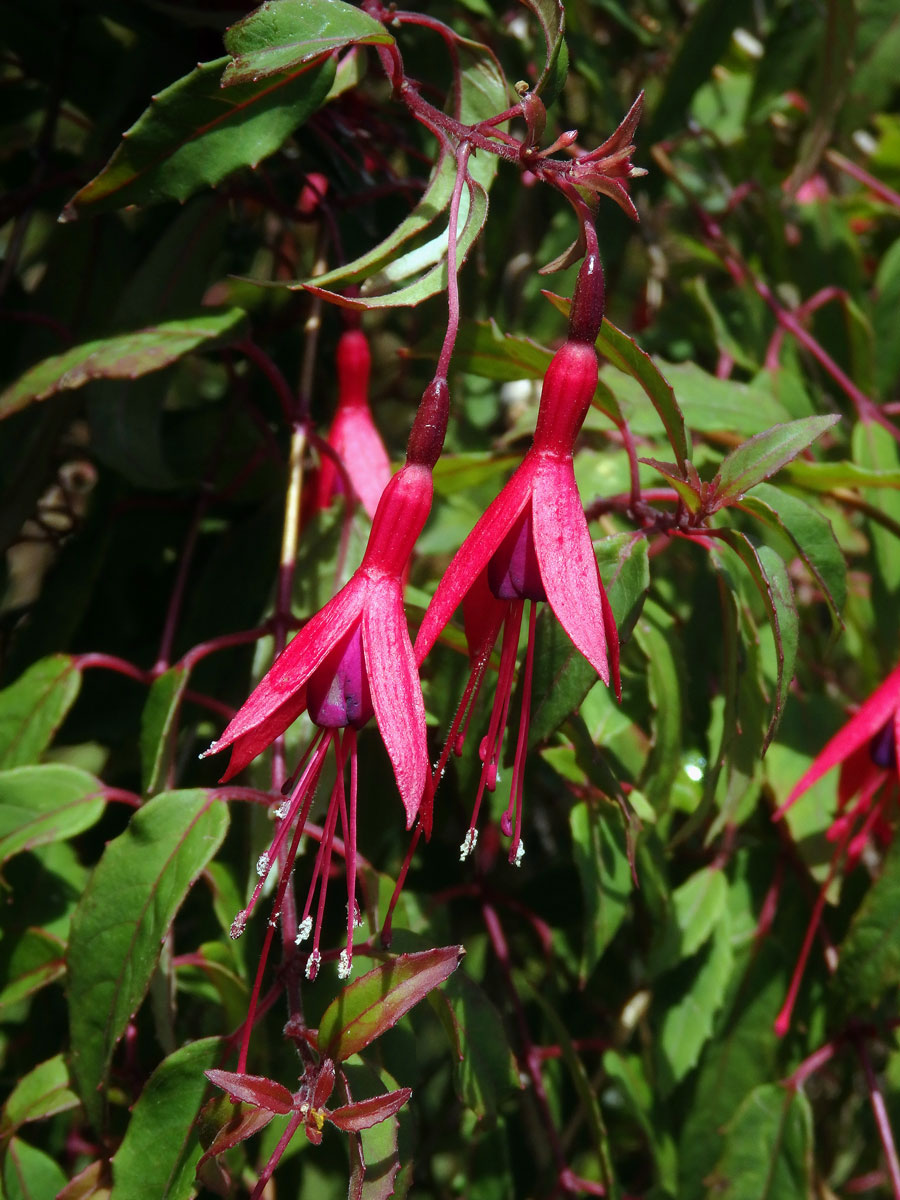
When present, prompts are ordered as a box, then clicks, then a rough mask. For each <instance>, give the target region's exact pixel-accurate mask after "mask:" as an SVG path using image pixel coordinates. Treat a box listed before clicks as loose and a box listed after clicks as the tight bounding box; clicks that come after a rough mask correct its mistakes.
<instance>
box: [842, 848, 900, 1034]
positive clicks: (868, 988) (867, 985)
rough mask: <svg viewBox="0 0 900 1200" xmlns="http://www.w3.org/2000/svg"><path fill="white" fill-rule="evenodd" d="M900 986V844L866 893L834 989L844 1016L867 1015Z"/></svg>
mask: <svg viewBox="0 0 900 1200" xmlns="http://www.w3.org/2000/svg"><path fill="white" fill-rule="evenodd" d="M898 982H900V840H898V839H896V838H895V839H894V841H893V842H892V843H891V846H890V849H889V850H888V852H887V855H886V856H885V859H884V862H883V863H882V867H881V874H880V875H879V876H878V878H877V879H876V881H875V882H874V883H873V884H872V886H871V887H870V888H869V890H868V891H867V892H866V895H865V898H864V899H863V902H862V904H861V905H860V906H859V908H858V909H857V910H856V912H855V913H854V916H853V920H852V921H851V923H850V928H849V929H848V930H847V933H846V936H845V937H844V940H843V942H842V944H841V947H840V952H839V957H838V969H837V974H836V975H835V978H834V984H833V987H834V989H835V991H836V993H837V995H838V996H839V997H840V1000H841V1009H842V1011H843V1012H844V1013H847V1014H848V1015H849V1014H851V1013H852V1014H860V1015H861V1014H862V1013H863V1012H864V1011H865V1010H866V1009H870V1008H872V1007H874V1006H875V1005H876V1004H878V1002H879V1001H880V1000H881V999H882V997H883V996H884V995H885V993H886V992H888V991H889V990H892V989H894V988H896V986H897V984H898Z"/></svg>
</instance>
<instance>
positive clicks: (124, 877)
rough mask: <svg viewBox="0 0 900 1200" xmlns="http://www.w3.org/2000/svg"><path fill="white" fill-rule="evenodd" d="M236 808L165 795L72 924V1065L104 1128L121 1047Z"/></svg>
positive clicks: (104, 862)
mask: <svg viewBox="0 0 900 1200" xmlns="http://www.w3.org/2000/svg"><path fill="white" fill-rule="evenodd" d="M227 826H228V810H227V808H226V807H225V805H224V804H223V803H222V802H221V801H220V800H214V799H212V798H211V797H210V796H209V795H208V794H207V793H206V792H204V791H200V790H194V791H183V792H164V793H163V794H162V795H160V796H157V797H156V798H155V799H153V800H151V801H149V802H148V803H147V804H146V805H145V806H144V807H143V808H142V809H140V810H139V811H138V812H136V813H135V815H134V817H133V818H132V820H131V823H130V824H129V826H128V828H127V829H126V830H125V832H124V833H123V834H122V835H121V836H120V837H117V838H116V839H115V840H114V841H112V842H110V843H109V845H108V846H107V847H106V850H105V851H104V854H103V857H102V858H101V859H100V862H99V864H98V866H97V868H96V869H95V871H94V873H93V875H92V876H91V880H90V883H89V884H88V887H87V890H86V891H85V893H84V896H83V897H82V899H81V903H80V904H79V906H78V909H77V910H76V913H75V916H74V918H73V921H72V934H71V939H70V942H69V953H68V969H69V1008H70V1019H71V1034H72V1067H73V1070H74V1072H75V1076H76V1078H77V1080H78V1083H79V1087H80V1090H81V1096H82V1100H83V1102H84V1106H85V1108H86V1110H87V1112H88V1114H89V1116H90V1118H91V1120H92V1121H93V1122H94V1123H95V1124H96V1125H99V1123H100V1121H101V1118H102V1112H103V1101H102V1099H101V1096H100V1095H99V1094H98V1091H97V1089H98V1087H100V1086H101V1085H102V1084H103V1081H104V1079H105V1078H106V1072H107V1070H108V1067H109V1061H110V1058H111V1057H112V1052H113V1050H114V1049H115V1045H116V1043H117V1041H118V1040H119V1038H120V1037H121V1036H122V1033H123V1032H124V1029H125V1025H126V1024H127V1022H128V1020H129V1019H130V1017H131V1015H132V1014H133V1013H134V1012H135V1010H136V1009H137V1007H138V1005H139V1004H140V1003H141V1001H142V1000H143V998H144V996H145V994H146V992H147V988H148V987H149V984H150V978H151V976H152V974H153V971H154V969H155V967H156V962H157V959H158V957H159V951H160V945H161V943H162V939H163V938H164V937H165V935H166V932H167V931H168V928H169V926H170V925H171V923H172V921H173V920H174V918H175V914H176V913H177V912H178V909H179V908H180V907H181V904H182V902H183V900H184V898H185V896H186V895H187V892H188V889H189V888H190V887H191V885H192V884H193V882H194V880H195V879H196V878H197V876H198V875H199V874H200V872H201V871H202V870H203V868H204V866H205V865H206V863H207V862H208V861H209V859H210V858H212V856H213V855H214V854H215V852H216V850H217V849H218V848H219V846H220V845H221V843H222V839H223V838H224V836H225V831H226V829H227Z"/></svg>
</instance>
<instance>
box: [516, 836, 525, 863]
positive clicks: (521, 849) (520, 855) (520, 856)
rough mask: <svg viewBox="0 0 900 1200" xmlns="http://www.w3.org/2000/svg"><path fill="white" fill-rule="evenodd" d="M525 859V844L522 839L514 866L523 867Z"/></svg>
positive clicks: (517, 849)
mask: <svg viewBox="0 0 900 1200" xmlns="http://www.w3.org/2000/svg"><path fill="white" fill-rule="evenodd" d="M524 857H525V843H524V842H523V841H522V839H521V838H519V844H518V846H516V857H515V862H514V865H515V866H517V867H521V865H522V859H523V858H524Z"/></svg>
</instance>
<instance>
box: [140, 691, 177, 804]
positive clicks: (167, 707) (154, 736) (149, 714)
mask: <svg viewBox="0 0 900 1200" xmlns="http://www.w3.org/2000/svg"><path fill="white" fill-rule="evenodd" d="M187 682H188V672H187V671H185V669H184V668H183V667H170V668H169V670H168V671H164V672H163V674H162V675H159V676H158V677H157V678H156V679H154V681H153V683H152V684H151V687H150V691H149V692H148V693H147V700H146V702H145V704H144V711H143V712H142V714H141V739H140V748H141V781H142V784H143V789H144V794H145V795H152V794H153V793H154V792H155V791H157V790H158V789H159V788H160V787H161V786H162V783H163V780H164V779H165V775H166V772H167V770H168V767H169V763H170V762H171V761H172V754H173V753H174V733H175V730H176V725H175V721H176V718H177V716H178V710H179V708H180V707H181V700H182V697H183V696H184V690H185V688H186V687H187Z"/></svg>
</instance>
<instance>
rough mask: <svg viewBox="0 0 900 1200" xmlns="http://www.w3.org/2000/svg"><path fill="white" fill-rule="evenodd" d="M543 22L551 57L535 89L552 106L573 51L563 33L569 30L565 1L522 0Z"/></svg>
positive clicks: (548, 55) (560, 88)
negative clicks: (567, 47)
mask: <svg viewBox="0 0 900 1200" xmlns="http://www.w3.org/2000/svg"><path fill="white" fill-rule="evenodd" d="M522 3H523V4H524V5H525V7H526V8H530V9H531V11H532V12H533V13H534V15H535V16H536V17H537V19H538V20H539V21H540V23H541V29H542V30H543V33H544V41H545V42H546V44H547V57H546V61H545V63H544V69H543V71H541V77H540V79H539V80H538V81H537V83H536V84H535V87H534V91H535V92H536V93H537V94H538V95H539V96H540V97H541V99H542V100H543V102H544V104H545V105H546V106H548V107H549V105H551V104H552V103H553V101H554V100H555V99H556V97H557V96H558V95H559V93H560V92H561V91H562V89H563V86H564V85H565V82H566V74H567V72H568V69H569V54H568V51H567V49H566V43H565V40H564V37H563V35H564V34H565V31H566V9H565V5H564V3H563V0H522Z"/></svg>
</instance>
